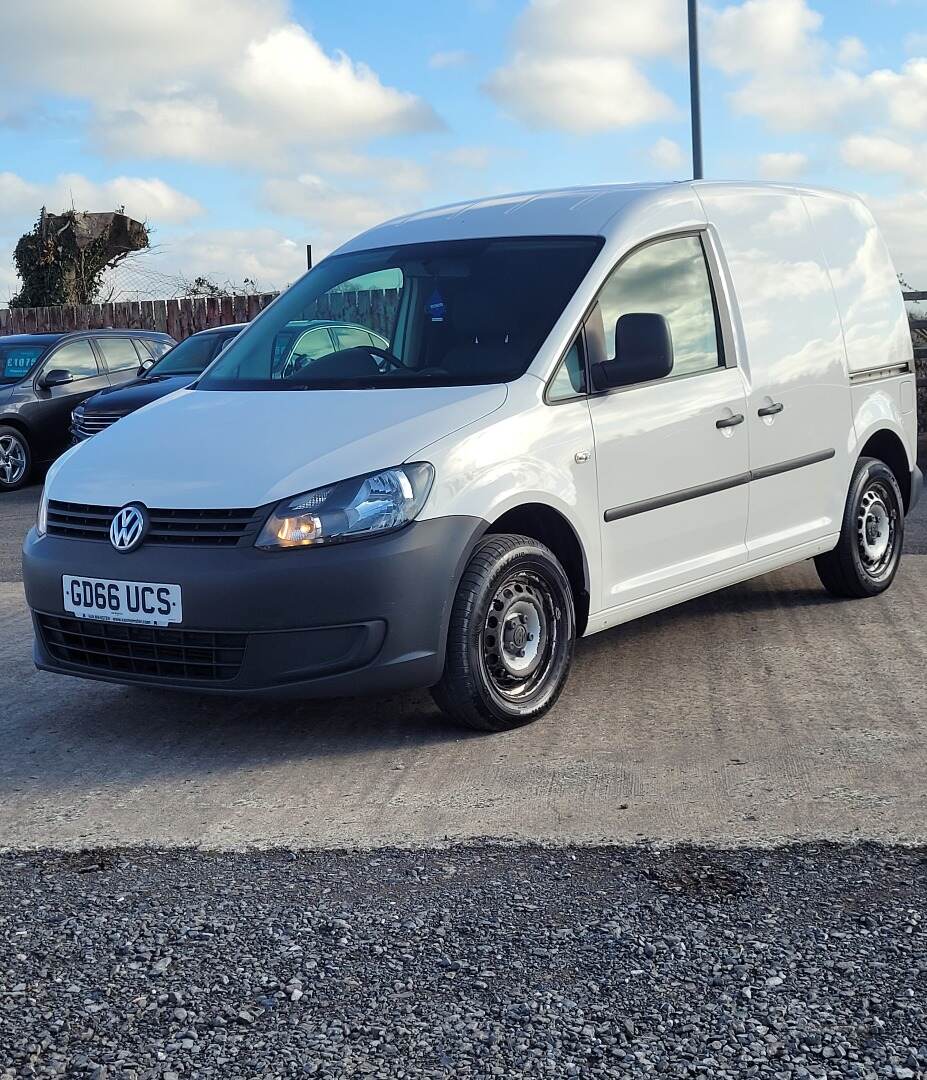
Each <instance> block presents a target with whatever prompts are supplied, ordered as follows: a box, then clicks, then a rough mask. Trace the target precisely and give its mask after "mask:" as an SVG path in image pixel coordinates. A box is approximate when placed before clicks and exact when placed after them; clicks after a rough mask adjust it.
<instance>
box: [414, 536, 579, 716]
mask: <svg viewBox="0 0 927 1080" xmlns="http://www.w3.org/2000/svg"><path fill="white" fill-rule="evenodd" d="M575 637H576V616H575V613H574V608H573V593H572V590H571V588H570V582H569V580H568V579H567V576H566V574H565V573H564V570H563V567H562V566H561V565H560V563H559V562H558V561H557V558H556V556H555V555H554V554H553V552H552V551H550V550H549V549H548V548H546V547H545V546H544V545H543V544H539V543H538V542H537V541H536V540H532V539H530V538H529V537H527V536H513V535H508V534H501V533H500V534H498V535H490V536H487V537H486V538H485V539H484V540H483V541H482V542H481V543H480V545H479V546H478V547H477V549H476V551H474V553H473V555H472V556H471V558H470V561H469V563H468V564H467V568H466V570H465V571H464V574H463V577H462V578H461V580H460V584H459V586H458V587H457V594H456V596H455V598H454V606H453V608H452V611H451V620H450V626H449V628H448V638H447V658H446V661H445V666H444V674H443V676H442V678H441V681H440V682H439V683H438V684H437V685H436V686H434V687H432V691H431V692H432V696H433V697H434V699H435V701H436V702H437V704H438V706H439V707H440V708H441V709H442V710H443V711H444V712H445V713H447V714H448V716H450V717H452V718H453V719H454V720H457V721H458V722H459V723H462V724H465V725H466V726H467V727H471V728H475V729H477V730H478V731H508V730H510V729H512V728H516V727H521V725H522V724H528V723H530V722H531V721H532V720H537V719H538V717H539V716H543V715H544V713H546V712H547V710H548V709H550V708H551V707H552V706H553V705H554V703H555V702H556V700H557V698H558V697H559V696H560V692H561V690H562V689H563V686H564V683H565V682H566V679H567V675H568V674H569V670H570V663H571V662H572V659H573V643H574V640H575Z"/></svg>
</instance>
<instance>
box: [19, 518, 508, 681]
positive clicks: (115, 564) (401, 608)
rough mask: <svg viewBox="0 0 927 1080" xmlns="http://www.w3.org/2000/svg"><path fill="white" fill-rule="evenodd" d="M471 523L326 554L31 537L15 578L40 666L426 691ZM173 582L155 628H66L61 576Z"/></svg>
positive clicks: (471, 541) (479, 525)
mask: <svg viewBox="0 0 927 1080" xmlns="http://www.w3.org/2000/svg"><path fill="white" fill-rule="evenodd" d="M485 529H486V523H485V522H484V521H482V520H481V519H480V518H470V517H445V518H435V519H431V520H427V521H418V522H415V523H413V524H412V525H410V526H408V527H407V528H405V529H402V530H400V531H399V532H396V533H393V534H391V535H388V536H383V537H379V538H368V539H364V540H359V541H355V542H352V543H346V544H335V545H332V546H331V547H320V548H302V549H298V550H291V551H280V552H267V551H260V550H258V549H256V548H249V547H242V548H240V547H229V548H206V547H203V548H185V547H174V546H155V545H150V546H148V547H146V546H144V545H143V546H142V547H140V548H138V549H137V550H136V551H134V552H132V553H131V554H128V555H122V554H120V553H118V552H116V551H115V550H114V549H113V548H112V547H111V546H110V545H109V543H107V542H102V541H98V540H97V541H94V540H71V539H64V538H61V537H52V536H43V537H39V536H37V535H36V532H35V530H34V529H33V530H32V531H31V532H30V533H29V535H28V536H27V537H26V540H25V544H24V546H23V581H24V584H25V589H26V599H27V601H28V603H29V606H30V608H31V609H32V612H33V622H34V625H35V662H36V666H37V667H39V668H41V669H42V670H45V671H54V672H58V673H60V674H66V675H77V676H81V677H83V678H95V679H102V680H104V681H108V682H118V683H140V684H145V685H149V686H162V687H169V688H174V689H184V690H192V691H197V692H203V691H206V692H226V693H245V694H247V693H268V692H272V693H275V694H278V695H283V696H294V697H329V696H341V695H354V694H361V693H370V692H381V691H389V690H400V689H409V688H412V687H425V686H431V685H433V684H434V683H435V682H437V681H438V679H439V678H440V677H441V672H442V670H443V667H444V652H445V645H446V639H447V625H448V620H449V618H450V608H451V603H452V602H453V598H454V593H455V590H456V587H457V582H458V581H459V579H460V576H461V574H462V573H463V569H464V566H465V565H466V563H467V560H468V559H469V557H470V554H471V552H472V550H473V548H474V546H475V545H476V543H477V541H478V540H479V538H480V536H481V535H482V534H483V532H484V531H485ZM64 574H75V575H79V576H86V577H89V578H109V579H113V580H123V581H126V580H128V581H151V582H163V583H165V584H177V585H180V586H181V587H182V589H183V616H184V617H183V623H182V624H180V625H178V626H171V627H169V628H165V630H164V632H161V631H160V630H155V629H154V628H147V627H139V628H135V627H132V628H131V629H129V628H127V626H126V624H109V623H93V622H90V621H88V620H76V619H74V618H73V616H71V615H69V614H68V613H66V612H65V610H64V606H63V597H62V576H63V575H64Z"/></svg>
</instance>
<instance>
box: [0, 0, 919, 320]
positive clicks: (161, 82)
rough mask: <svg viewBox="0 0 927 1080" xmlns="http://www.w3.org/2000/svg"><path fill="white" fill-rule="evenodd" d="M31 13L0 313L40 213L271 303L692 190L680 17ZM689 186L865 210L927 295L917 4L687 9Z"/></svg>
mask: <svg viewBox="0 0 927 1080" xmlns="http://www.w3.org/2000/svg"><path fill="white" fill-rule="evenodd" d="M79 10H80V18H79V19H77V18H76V17H75V11H76V8H75V6H74V4H73V0H29V2H28V3H20V4H16V5H9V6H8V8H7V10H6V11H5V13H4V43H5V44H4V49H3V55H2V58H0V303H2V302H3V301H5V300H7V299H8V298H9V296H10V295H11V294H12V293H13V292H15V290H16V288H17V279H16V276H15V272H14V269H13V263H12V249H13V247H14V245H15V242H16V239H17V238H18V236H19V235H20V234H21V233H23V232H25V231H26V230H28V229H29V228H30V227H31V225H32V224H33V222H34V221H35V218H36V216H37V214H38V210H39V208H40V207H41V206H42V205H43V204H44V205H46V206H47V207H48V208H49V209H50V210H56V211H57V210H62V209H67V208H69V207H71V206H74V207H76V208H77V209H88V210H110V209H114V208H116V207H119V206H124V207H125V209H126V211H127V212H128V213H129V214H131V215H132V216H134V217H138V218H140V219H143V220H145V221H147V222H148V223H149V225H150V227H151V230H152V243H153V245H154V250H153V252H152V253H150V254H146V255H144V256H143V257H141V258H139V259H136V260H133V262H132V263H131V264H128V265H127V266H126V267H125V269H124V271H123V270H121V271H120V272H119V273H118V274H117V276H116V279H115V284H116V286H117V288H118V289H120V290H121V294H122V295H123V296H124V297H134V296H135V295H136V293H137V294H138V295H140V296H142V297H146V296H155V295H158V294H159V289H163V288H165V287H167V286H168V285H169V284H170V283H171V282H173V281H175V280H176V279H178V278H185V279H187V280H192V279H193V278H195V277H196V276H198V275H204V276H207V277H210V278H212V279H213V280H215V281H217V282H220V283H223V282H226V281H230V282H233V283H239V282H241V281H242V280H243V279H244V278H250V279H252V280H253V281H254V282H256V284H257V286H258V287H259V288H260V289H268V290H270V289H276V288H279V287H282V286H285V285H287V284H288V283H289V282H291V281H293V280H294V279H295V278H296V277H297V276H298V275H299V274H300V273H301V272H302V271H303V270H304V269H305V261H306V244H307V243H311V244H312V246H313V253H314V257H315V258H316V259H318V258H320V257H322V256H323V255H324V254H325V253H326V252H328V251H330V250H332V249H333V248H334V247H336V246H337V245H338V244H339V243H341V242H342V241H343V240H345V239H347V238H348V237H350V236H352V235H353V234H355V233H357V232H359V231H361V230H362V229H364V228H366V227H368V226H370V225H372V224H374V223H376V222H377V221H381V220H384V219H386V218H389V217H392V216H395V215H396V214H399V213H403V212H406V211H408V210H412V209H416V208H420V207H423V206H429V205H440V204H443V203H447V202H453V201H456V200H459V199H465V198H470V197H474V196H480V195H488V194H493V193H501V192H509V191H526V190H535V189H538V188H545V187H560V186H568V185H573V184H589V183H606V182H624V181H633V180H663V179H665V180H676V179H684V178H686V177H688V176H691V163H690V151H689V116H688V69H687V62H686V3H685V0H391V2H390V3H389V4H384V3H383V2H382V0H378V2H376V3H374V2H371V0H352V2H351V3H350V4H345V3H342V2H338V3H335V2H332V0H325V2H322V0H157V2H154V3H151V2H149V3H141V2H137V0H136V2H132V3H126V2H125V0H81V4H80V5H79ZM700 22H701V38H702V94H703V125H704V133H705V173H706V177H708V178H710V179H727V180H732V179H754V178H764V179H773V180H784V181H796V182H802V183H809V184H823V185H827V186H833V187H841V188H847V189H850V190H853V191H856V192H858V193H859V194H861V195H862V196H863V197H864V198H865V199H866V200H867V202H868V203H869V205H870V206H871V207H872V209H873V211H874V212H875V214H876V217H877V218H878V220H879V221H880V223H881V225H882V228H883V230H884V232H885V234H886V237H887V239H888V242H889V246H890V248H891V250H892V253H893V256H894V259H895V263H896V266H897V269H898V270H899V271H900V272H902V273H903V274H904V276H905V278H906V279H907V280H908V281H909V282H910V284H911V285H912V287H914V288H920V289H927V0H741V2H730V3H724V2H712V3H703V4H701V6H700Z"/></svg>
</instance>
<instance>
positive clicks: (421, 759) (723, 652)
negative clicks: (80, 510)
mask: <svg viewBox="0 0 927 1080" xmlns="http://www.w3.org/2000/svg"><path fill="white" fill-rule="evenodd" d="M37 498H38V489H37V488H33V489H30V490H28V491H26V492H21V493H18V494H15V495H12V496H4V497H3V498H2V499H0V740H2V746H3V754H2V757H0V846H7V847H9V846H15V847H36V846H61V847H83V846H99V845H112V844H148V843H151V844H157V845H161V846H170V845H188V844H195V845H201V846H205V847H216V848H234V847H242V846H247V845H252V844H256V845H278V844H280V845H284V844H285V845H293V846H303V847H316V846H326V847H328V846H332V847H349V846H355V845H356V846H370V845H378V844H383V843H388V844H394V845H432V844H440V843H442V842H444V841H453V840H465V839H470V838H475V837H497V838H513V839H514V838H517V839H530V840H539V841H550V842H556V843H564V842H582V843H585V842H598V841H609V842H612V841H613V842H622V841H636V840H641V839H644V838H648V839H651V840H658V841H661V842H666V843H670V842H676V841H694V842H705V843H720V844H728V843H761V844H762V843H767V842H775V841H779V840H782V839H789V840H798V839H810V838H821V837H827V838H835V839H857V838H875V839H885V840H896V841H904V842H913V841H924V840H927V784H925V780H924V777H925V775H927V770H925V766H927V573H925V571H927V557H925V555H924V554H923V553H924V552H927V504H925V505H922V506H921V507H920V508H919V510H918V512H917V515H916V517H915V518H914V520H913V521H912V522H911V527H910V529H909V545H908V546H909V551H910V554H909V556H908V557H907V558H906V560H905V562H904V564H903V567H902V570H901V573H900V576H899V578H898V580H897V582H896V583H895V585H894V587H893V588H892V589H891V590H890V592H889V593H888V594H887V595H885V596H883V597H881V598H879V599H877V600H872V601H865V602H837V601H834V600H831V599H830V598H829V597H828V596H827V594H826V593H824V592H823V590H822V589H821V588H820V586H819V585H818V582H817V578H816V576H815V573H814V569H813V567H812V566H811V564H810V563H805V564H802V565H800V566H797V567H793V568H791V569H788V570H785V571H781V572H779V573H776V574H773V575H770V576H768V577H765V578H761V579H759V580H757V581H754V582H750V583H748V584H745V585H740V586H735V587H733V588H730V589H726V590H724V591H723V592H721V593H717V594H715V595H714V596H710V597H707V598H704V599H701V600H697V601H693V602H691V603H688V604H685V605H683V606H681V607H678V608H675V609H672V610H670V611H667V612H664V613H661V614H659V615H655V616H651V617H649V618H647V619H643V620H641V621H639V622H637V623H633V624H631V625H629V626H626V627H622V628H619V629H617V630H614V631H610V632H607V633H604V634H599V635H597V636H596V637H593V638H590V639H588V640H587V641H584V642H581V643H580V645H579V648H578V653H577V659H576V665H575V669H574V673H573V675H572V678H571V680H570V683H569V685H568V687H567V691H566V692H565V694H564V696H563V698H562V699H561V702H560V704H559V705H558V707H557V708H556V710H555V711H554V712H552V713H551V714H550V715H549V716H548V717H546V718H545V719H544V720H542V721H541V722H539V723H537V724H535V725H533V726H531V727H527V728H524V729H522V730H520V731H516V732H513V733H510V734H506V735H492V736H477V735H470V734H467V733H461V732H460V731H458V730H457V729H455V728H453V727H450V726H449V725H448V724H447V723H446V722H445V721H444V720H443V719H442V718H441V716H440V715H439V714H438V713H437V711H436V709H435V708H434V706H433V705H432V703H431V699H430V698H429V697H428V695H427V694H411V695H405V696H402V697H391V698H384V699H366V700H348V701H338V702H328V703H324V702H323V703H313V702H310V703H306V704H295V705H294V704H287V705H280V704H267V703H256V702H242V701H234V700H217V699H212V698H197V697H194V696H177V695H171V694H166V693H161V692H154V691H143V690H133V689H123V688H119V687H112V686H106V685H103V684H96V683H93V682H87V681H83V680H76V679H69V678H62V677H56V676H51V675H46V674H41V673H39V672H36V671H35V670H34V668H33V666H32V660H31V653H30V637H31V630H30V624H29V620H28V616H27V612H26V608H25V604H24V601H23V595H22V588H21V585H20V583H19V571H18V548H19V542H20V538H21V536H22V534H23V532H24V531H25V529H26V527H28V525H29V524H30V523H31V521H32V519H33V517H34V513H35V504H36V501H37Z"/></svg>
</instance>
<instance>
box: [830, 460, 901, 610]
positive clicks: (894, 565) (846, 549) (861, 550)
mask: <svg viewBox="0 0 927 1080" xmlns="http://www.w3.org/2000/svg"><path fill="white" fill-rule="evenodd" d="M903 541H904V500H903V499H902V497H901V491H900V489H899V487H898V481H897V480H896V479H895V474H894V473H893V472H892V470H891V469H890V468H889V467H888V466H887V465H886V464H885V463H884V462H882V461H879V460H878V459H877V458H870V457H864V458H860V459H859V461H858V462H857V463H856V469H855V470H854V472H853V479H852V480H851V481H850V491H849V494H848V495H847V502H846V508H845V510H844V514H843V524H842V527H841V530H840V540H839V542H838V544H837V546H836V547H835V548H834V550H833V551H828V552H827V553H826V554H824V555H818V556H817V558H816V559H815V560H814V564H815V567H816V568H817V572H818V577H820V579H821V581H822V583H823V585H824V588H825V589H827V591H828V592H830V593H833V595H834V596H841V597H849V598H853V599H859V598H862V597H866V596H878V594H879V593H881V592H885V590H886V589H887V588H888V587H889V585H891V583H892V581H893V580H894V578H895V574H896V573H897V572H898V564H899V562H900V561H901V547H902V543H903Z"/></svg>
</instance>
